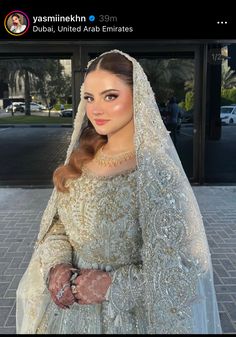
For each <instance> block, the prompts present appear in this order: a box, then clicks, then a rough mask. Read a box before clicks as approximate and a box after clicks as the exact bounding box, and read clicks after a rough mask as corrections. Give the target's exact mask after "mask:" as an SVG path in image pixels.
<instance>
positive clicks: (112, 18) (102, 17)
mask: <svg viewBox="0 0 236 337" xmlns="http://www.w3.org/2000/svg"><path fill="white" fill-rule="evenodd" d="M98 21H99V22H117V16H112V15H108V14H105V15H102V14H101V15H99V17H98Z"/></svg>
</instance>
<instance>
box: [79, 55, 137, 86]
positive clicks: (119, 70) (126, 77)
mask: <svg viewBox="0 0 236 337" xmlns="http://www.w3.org/2000/svg"><path fill="white" fill-rule="evenodd" d="M97 69H101V70H106V71H109V72H110V73H112V74H114V75H116V76H118V77H120V78H121V79H122V80H123V81H125V82H126V83H127V84H128V85H130V86H133V65H132V63H131V61H129V60H128V59H127V58H126V57H125V56H124V55H122V54H120V53H116V52H113V53H107V54H105V55H101V56H99V57H98V58H96V59H95V60H94V61H93V62H92V63H91V64H90V66H89V67H88V69H87V71H86V73H85V76H86V75H88V74H89V73H91V72H92V71H94V70H97Z"/></svg>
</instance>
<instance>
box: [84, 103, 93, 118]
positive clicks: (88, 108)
mask: <svg viewBox="0 0 236 337" xmlns="http://www.w3.org/2000/svg"><path fill="white" fill-rule="evenodd" d="M85 110H86V114H87V117H88V118H90V117H91V116H92V107H91V105H89V104H87V105H86V106H85Z"/></svg>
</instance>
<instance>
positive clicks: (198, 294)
mask: <svg viewBox="0 0 236 337" xmlns="http://www.w3.org/2000/svg"><path fill="white" fill-rule="evenodd" d="M110 52H117V53H121V54H122V55H124V56H125V57H127V58H128V59H129V60H130V61H131V62H132V64H133V82H134V85H133V102H134V123H135V135H134V137H135V138H134V141H135V150H136V159H137V167H136V169H133V170H128V171H125V172H122V173H120V174H116V175H114V176H107V177H105V176H104V177H99V176H96V175H95V174H94V173H92V172H90V171H89V170H88V169H84V170H83V172H82V175H81V177H80V178H78V179H74V180H69V181H68V182H67V184H68V186H69V187H70V192H69V194H65V193H60V192H57V191H56V190H55V189H54V190H53V192H52V195H51V198H50V200H49V202H48V205H47V208H46V210H45V212H44V214H43V217H42V221H41V226H40V231H39V235H38V240H37V242H36V246H35V250H34V253H33V256H32V259H31V261H30V264H29V266H28V268H27V270H26V272H25V274H24V275H23V277H22V279H21V281H20V284H19V287H18V289H17V316H16V319H17V333H46V334H48V333H58V334H60V333H66V334H75V333H79V334H83V333H84V334H89V333H93V334H103V333H104V334H116V333H121V334H130V333H134V334H144V333H145V334H154V333H155V334H174V333H177V334H191V333H200V334H211V333H212V334H217V333H221V325H220V319H219V312H218V307H217V301H216V296H215V289H214V282H213V281H214V280H213V271H212V263H211V257H210V252H209V247H208V243H207V238H206V234H205V230H204V225H203V221H202V216H201V213H200V211H199V207H198V204H197V201H196V199H195V196H194V194H193V191H192V188H191V186H190V184H189V182H188V179H187V177H186V175H185V172H184V170H183V168H182V165H181V162H180V160H179V157H178V155H177V153H176V150H175V147H174V145H173V143H172V141H171V139H170V136H169V133H168V131H167V130H166V128H165V126H164V124H163V122H162V119H161V116H160V113H159V110H158V107H157V104H156V100H155V97H154V94H153V91H152V89H151V86H150V84H149V82H148V80H147V77H146V75H145V73H144V71H143V69H142V67H141V66H140V64H139V63H138V62H137V61H136V60H135V59H133V58H132V57H130V56H129V55H127V54H125V53H123V52H121V51H118V50H113V51H110ZM90 62H92V61H90ZM81 97H83V86H82V88H81ZM86 123H87V118H86V116H85V108H84V103H83V100H81V103H80V105H79V108H78V113H77V116H76V118H75V122H74V131H73V134H72V139H71V143H70V146H69V148H68V152H67V158H66V162H67V161H68V158H69V156H70V154H71V152H72V150H73V149H74V148H76V147H77V146H78V140H79V137H80V134H81V130H82V128H83V127H84V126H85V125H86ZM61 262H72V263H73V265H74V266H76V267H79V268H95V269H101V270H105V271H107V272H109V273H111V275H112V284H111V286H110V288H109V290H108V293H107V301H104V302H103V303H102V304H94V305H79V304H77V303H75V304H73V305H72V306H71V307H70V309H67V310H62V309H60V308H58V307H57V306H56V305H55V304H54V303H53V302H52V300H51V299H50V294H49V292H48V290H47V287H46V283H45V279H46V277H47V274H48V271H49V269H50V268H51V267H52V266H54V265H56V264H57V263H61Z"/></svg>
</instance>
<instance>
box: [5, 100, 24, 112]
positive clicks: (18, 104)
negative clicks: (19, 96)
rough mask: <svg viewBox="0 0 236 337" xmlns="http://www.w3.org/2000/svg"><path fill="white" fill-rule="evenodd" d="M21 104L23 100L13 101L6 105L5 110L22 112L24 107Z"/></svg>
mask: <svg viewBox="0 0 236 337" xmlns="http://www.w3.org/2000/svg"><path fill="white" fill-rule="evenodd" d="M21 104H24V102H13V103H12V104H10V105H8V106H7V107H6V112H9V113H12V111H13V112H24V108H22V106H21Z"/></svg>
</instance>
